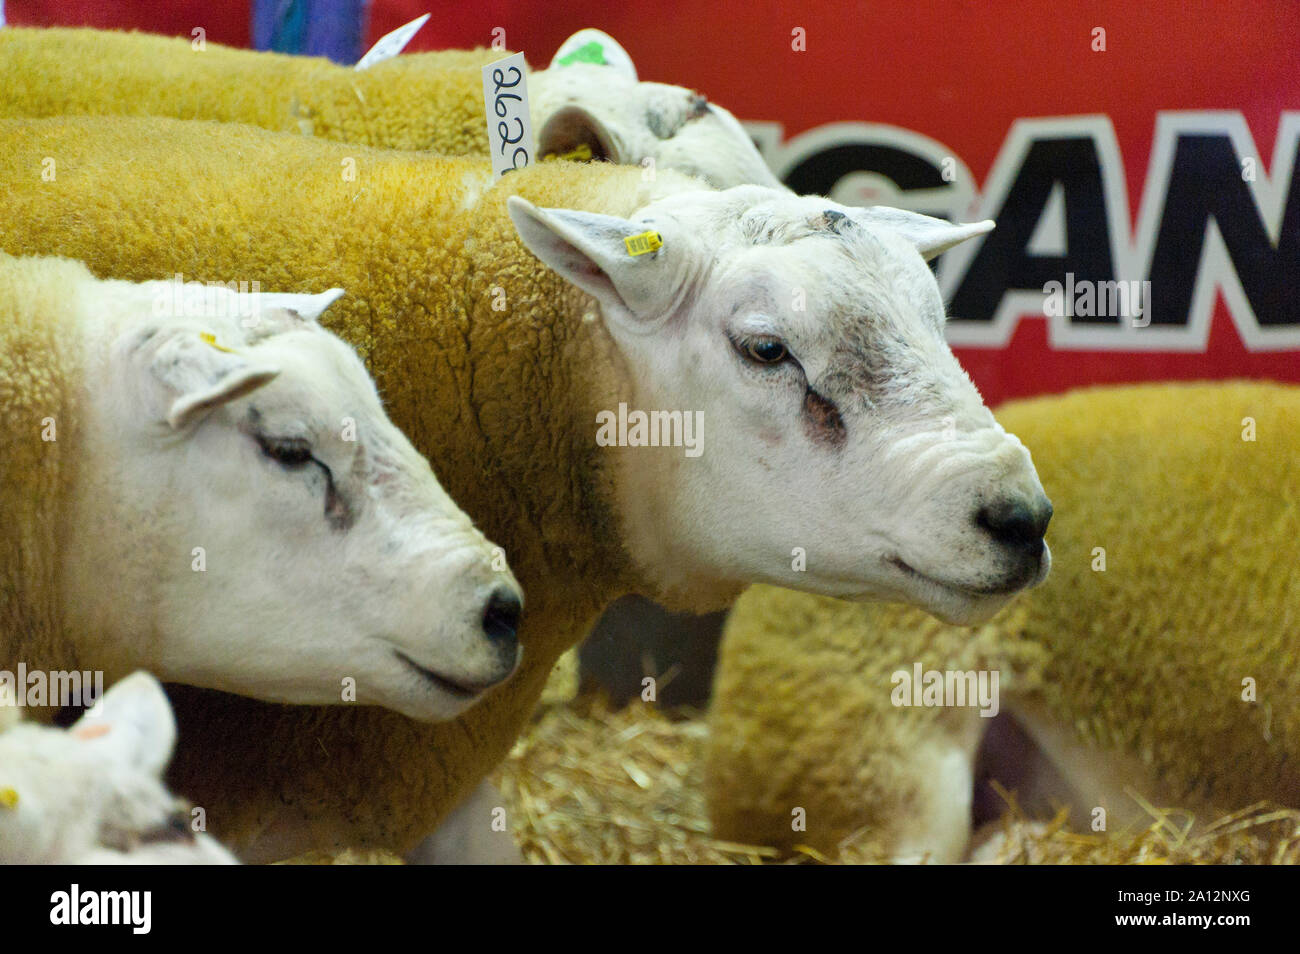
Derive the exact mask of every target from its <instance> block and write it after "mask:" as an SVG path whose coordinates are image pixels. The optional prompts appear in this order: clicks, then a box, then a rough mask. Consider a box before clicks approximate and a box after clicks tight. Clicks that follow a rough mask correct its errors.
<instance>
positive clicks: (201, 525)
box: [65, 282, 522, 720]
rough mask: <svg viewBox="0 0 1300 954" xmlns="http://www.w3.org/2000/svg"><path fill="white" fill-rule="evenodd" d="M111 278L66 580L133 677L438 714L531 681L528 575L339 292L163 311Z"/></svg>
mask: <svg viewBox="0 0 1300 954" xmlns="http://www.w3.org/2000/svg"><path fill="white" fill-rule="evenodd" d="M110 284H111V285H112V286H113V287H112V288H111V289H108V290H105V291H103V292H102V295H101V299H100V300H99V301H98V303H97V305H95V307H100V308H105V309H114V310H115V311H116V313H117V314H118V316H119V318H118V320H117V321H115V322H110V323H109V324H110V325H111V326H112V327H111V330H109V331H106V332H105V333H104V338H105V339H106V340H103V341H101V340H99V339H98V338H95V337H94V336H92V340H90V341H88V343H87V349H86V353H87V356H86V359H85V364H86V366H87V369H88V371H87V377H88V379H89V380H88V382H87V389H88V391H89V392H90V393H91V394H93V395H94V401H93V402H87V407H88V415H89V420H88V421H87V426H86V428H85V434H86V437H85V440H86V448H85V454H86V457H87V459H89V460H93V461H94V462H95V465H94V466H93V467H83V468H81V472H80V480H81V484H80V486H79V487H78V489H77V493H76V498H77V500H76V504H75V507H76V514H75V517H74V520H75V522H76V525H77V526H78V527H81V528H83V537H82V543H81V544H79V545H78V546H77V547H75V548H71V550H70V552H69V553H68V554H66V556H65V560H66V564H67V565H66V568H65V570H66V572H65V575H66V578H67V579H68V581H69V583H68V596H67V598H66V604H67V607H68V612H69V614H70V623H71V626H72V627H73V628H74V629H76V630H78V631H80V632H84V633H90V634H95V635H92V636H91V637H90V638H91V639H98V640H100V641H101V645H100V646H98V647H97V649H98V651H99V653H100V654H102V657H103V658H105V659H107V660H109V661H111V662H112V663H113V664H114V667H113V668H112V671H114V672H121V671H124V670H129V668H131V667H134V666H139V665H147V666H148V667H150V668H151V669H152V670H153V671H155V672H157V673H158V674H159V675H160V676H161V677H162V678H165V679H167V680H169V681H176V682H185V683H189V684H192V685H197V686H203V687H207V688H214V689H221V690H224V691H227V692H235V693H239V694H244V695H249V696H253V697H255V698H259V699H264V700H267V701H275V702H287V703H312V704H361V705H381V706H385V707H388V708H392V709H395V710H397V711H399V712H402V713H403V714H405V715H408V716H410V717H412V718H418V719H424V720H440V719H448V718H452V717H454V716H456V715H458V714H459V713H461V712H463V711H464V710H465V709H466V708H468V707H469V706H470V705H472V704H473V703H474V702H475V701H477V700H478V699H479V698H480V697H481V696H482V695H483V694H484V693H485V692H486V691H487V690H488V689H489V688H491V687H492V686H494V685H496V684H498V683H500V682H501V681H502V680H504V679H506V678H507V677H508V676H509V675H510V674H511V673H512V672H513V670H514V668H515V665H516V663H517V661H518V655H519V650H518V644H517V641H516V639H515V632H514V627H515V623H516V621H517V618H518V615H519V609H520V606H521V599H522V597H521V594H520V591H519V587H518V584H517V583H516V582H515V580H514V578H513V576H512V575H511V573H510V571H509V569H508V567H507V566H506V564H505V561H504V556H503V555H502V554H501V552H500V550H499V549H498V548H497V547H495V546H493V545H492V544H491V542H489V541H488V540H487V539H485V538H484V537H483V535H482V534H480V533H479V532H478V530H477V529H475V527H474V525H473V523H472V522H471V521H470V519H469V517H468V516H467V515H466V514H465V513H464V512H463V511H461V510H460V508H459V507H457V506H456V505H455V503H454V502H453V501H452V500H451V499H450V498H449V497H448V496H447V494H446V493H445V491H443V489H442V488H441V486H439V484H438V481H437V479H436V478H435V477H434V474H433V472H432V470H431V469H430V467H429V464H428V462H427V461H426V460H425V459H424V458H423V457H422V456H421V455H420V454H419V453H417V452H416V451H415V449H414V448H413V447H412V446H411V444H410V443H409V442H408V441H407V440H406V438H405V437H404V436H403V435H402V434H401V432H399V431H398V430H397V428H396V427H394V426H393V424H392V423H391V421H389V420H388V418H387V416H386V415H385V413H384V410H383V407H382V405H381V403H380V400H379V396H378V394H377V393H376V391H375V387H374V384H373V383H372V381H371V379H370V377H369V375H368V374H367V373H366V371H365V368H364V367H363V365H362V364H361V361H360V360H359V359H358V357H357V356H356V354H355V352H353V351H352V349H351V348H350V347H349V346H347V345H346V344H344V343H343V342H342V341H341V340H339V339H338V338H337V337H335V336H334V335H332V334H330V333H329V332H327V331H325V330H324V329H323V328H321V327H320V326H319V325H317V324H316V322H315V320H314V319H315V315H317V314H319V312H320V311H322V310H323V309H324V307H326V306H327V305H328V302H329V301H332V300H333V299H334V298H335V297H337V294H338V293H330V294H327V295H324V296H308V295H271V294H264V295H261V296H260V299H258V301H257V302H256V303H255V304H256V305H257V306H259V307H258V310H256V311H255V312H252V313H250V314H240V313H239V312H238V306H240V305H242V304H243V303H242V302H231V303H230V305H229V307H226V308H215V307H213V308H210V309H209V310H208V311H209V313H206V314H201V315H198V316H195V315H193V314H189V313H183V314H163V315H159V314H158V311H157V309H155V308H153V307H152V304H151V303H152V302H154V301H157V300H159V299H158V296H159V295H161V296H163V299H162V300H164V301H166V296H167V295H168V293H169V291H170V289H169V288H168V287H167V283H161V282H148V283H143V284H141V285H131V284H129V283H110ZM231 294H232V296H233V293H231ZM113 296H115V297H113ZM106 566H112V567H114V568H115V578H114V579H112V580H107V579H106V578H105V574H104V573H103V567H106ZM96 658H99V657H96Z"/></svg>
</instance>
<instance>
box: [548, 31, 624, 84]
mask: <svg viewBox="0 0 1300 954" xmlns="http://www.w3.org/2000/svg"><path fill="white" fill-rule="evenodd" d="M574 63H590V64H592V65H594V66H608V67H610V68H611V69H615V70H618V71H619V72H620V73H622V74H624V75H625V76H627V77H628V79H630V80H631V81H632V82H634V83H635V82H636V81H637V76H636V66H634V65H633V63H632V57H630V56H628V53H627V50H625V49H623V47H622V46H620V45H619V43H618V41H617V40H615V39H614V38H613V37H612V36H610V35H609V34H608V33H605V32H603V31H601V30H593V29H590V28H588V29H586V30H579V31H578V32H577V33H575V34H573V36H571V37H569V38H568V39H567V40H565V41H564V42H563V43H561V44H560V48H559V49H558V50H556V51H555V56H554V57H552V58H551V69H555V68H556V67H561V66H571V65H573V64H574Z"/></svg>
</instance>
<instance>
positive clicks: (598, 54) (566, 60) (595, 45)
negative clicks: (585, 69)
mask: <svg viewBox="0 0 1300 954" xmlns="http://www.w3.org/2000/svg"><path fill="white" fill-rule="evenodd" d="M571 63H594V64H595V65H596V66H606V65H608V61H607V60H606V59H605V47H604V46H602V45H601V44H600V42H599V41H597V40H592V41H591V42H590V43H584V44H582V46H580V47H578V48H577V49H576V50H574V51H573V52H571V53H566V54H565V55H564V56H562V57H560V58H559V59H558V60H556V61H555V65H556V66H568V65H569V64H571Z"/></svg>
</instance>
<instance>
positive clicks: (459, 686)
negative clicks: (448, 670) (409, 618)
mask: <svg viewBox="0 0 1300 954" xmlns="http://www.w3.org/2000/svg"><path fill="white" fill-rule="evenodd" d="M393 655H395V656H396V657H397V658H398V659H400V660H401V661H402V662H404V663H406V665H407V666H408V667H409V668H410V669H413V670H414V671H415V672H416V673H417V674H419V675H420V676H421V677H422V678H423V679H424V681H425V682H427V683H429V684H430V685H432V686H434V687H435V688H437V689H440V690H442V691H443V692H445V693H446V694H447V695H449V696H451V697H452V698H453V699H463V700H470V699H475V698H477V697H478V696H481V695H482V694H483V693H485V692H487V690H488V689H489V688H491V687H490V686H481V685H475V684H474V683H470V682H464V681H462V680H459V679H452V678H450V677H449V676H444V675H443V674H442V673H440V672H434V671H433V670H432V669H427V668H426V667H424V666H421V665H420V664H419V663H417V662H416V661H415V660H414V659H412V658H411V657H410V656H408V655H406V653H404V652H402V651H401V650H400V649H395V650H393Z"/></svg>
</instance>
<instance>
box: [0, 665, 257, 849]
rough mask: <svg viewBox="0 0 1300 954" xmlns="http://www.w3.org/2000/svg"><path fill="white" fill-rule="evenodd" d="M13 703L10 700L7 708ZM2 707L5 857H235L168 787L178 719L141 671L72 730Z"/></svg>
mask: <svg viewBox="0 0 1300 954" xmlns="http://www.w3.org/2000/svg"><path fill="white" fill-rule="evenodd" d="M13 711H14V710H12V709H10V710H9V713H12V712H13ZM6 718H7V715H6V714H0V864H112V863H122V864H132V863H134V864H148V863H165V864H233V863H234V862H235V859H234V858H233V856H231V855H230V853H229V852H227V851H226V850H225V849H224V848H222V847H221V846H220V845H218V844H217V843H216V842H215V841H213V840H212V839H211V838H210V837H208V836H207V835H205V834H202V833H201V832H196V831H195V830H194V825H193V820H192V816H191V813H190V806H189V805H188V804H187V803H186V802H184V801H183V800H181V799H178V798H176V797H175V796H173V795H172V794H171V793H170V792H168V791H167V789H166V788H165V787H164V785H163V783H162V781H161V778H162V772H163V770H164V769H165V768H166V766H167V762H168V761H169V760H170V758H171V752H172V746H173V745H174V743H175V739H176V726H175V722H174V720H173V718H172V714H171V707H170V706H169V705H168V703H167V697H166V696H165V695H164V694H163V691H162V687H161V686H160V685H159V684H158V682H157V680H155V679H154V678H153V677H152V676H149V675H148V674H147V673H135V674H134V675H131V676H128V677H127V678H126V679H123V680H122V681H121V682H119V683H118V684H117V685H115V686H114V687H113V688H112V689H110V690H109V691H108V692H106V693H105V694H104V698H103V699H101V700H100V701H99V703H98V704H97V705H96V707H95V708H94V709H92V710H91V711H90V712H89V713H87V714H86V715H85V716H83V717H82V718H81V720H80V721H79V722H77V724H76V725H74V726H73V727H72V728H70V729H69V730H67V731H66V732H64V731H61V730H59V729H51V728H46V727H44V726H39V725H27V724H19V725H16V726H14V727H13V728H9V729H4V728H3V723H4V722H5V719H6Z"/></svg>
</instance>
